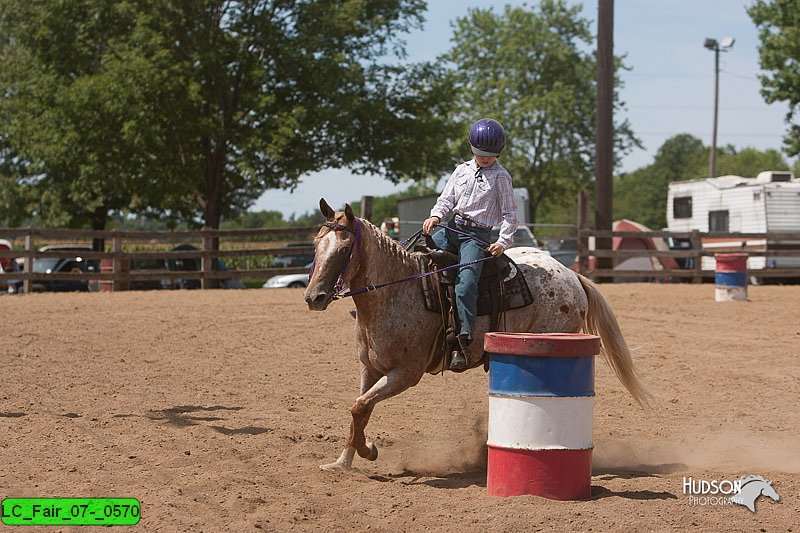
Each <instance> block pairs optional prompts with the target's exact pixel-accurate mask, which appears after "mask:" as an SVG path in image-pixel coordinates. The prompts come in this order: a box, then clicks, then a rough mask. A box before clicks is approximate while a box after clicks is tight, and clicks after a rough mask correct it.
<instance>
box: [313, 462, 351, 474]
mask: <svg viewBox="0 0 800 533" xmlns="http://www.w3.org/2000/svg"><path fill="white" fill-rule="evenodd" d="M319 469H320V470H326V471H328V472H346V471H348V470H350V467H349V466H347V465H346V464H344V463H340V462H339V461H335V462H333V463H328V464H326V465H319Z"/></svg>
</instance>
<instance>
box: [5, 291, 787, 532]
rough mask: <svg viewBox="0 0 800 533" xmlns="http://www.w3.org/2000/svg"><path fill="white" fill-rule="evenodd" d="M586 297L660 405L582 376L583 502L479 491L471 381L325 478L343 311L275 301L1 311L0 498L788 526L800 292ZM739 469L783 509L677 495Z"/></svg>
mask: <svg viewBox="0 0 800 533" xmlns="http://www.w3.org/2000/svg"><path fill="white" fill-rule="evenodd" d="M600 288H601V291H602V292H603V294H605V296H606V297H607V299H608V300H609V302H610V303H611V305H612V307H613V308H614V309H615V311H616V314H617V316H618V318H619V321H620V323H621V326H622V329H623V332H624V333H625V335H626V337H627V340H628V343H629V344H630V345H631V347H632V348H633V349H634V351H635V360H636V363H637V366H638V368H639V370H640V373H641V375H642V376H643V379H644V381H645V383H646V384H647V385H648V387H649V389H650V390H651V391H652V392H653V393H654V395H655V397H656V405H655V407H654V408H653V409H651V410H648V411H645V410H642V409H640V408H638V407H637V406H636V405H634V404H633V402H632V400H631V399H630V397H629V396H628V395H627V393H626V392H625V391H624V389H623V388H622V386H621V385H620V384H619V382H618V381H616V378H614V376H613V375H612V373H611V371H610V370H609V368H608V367H607V366H606V365H604V364H602V363H598V365H597V398H596V403H595V412H594V441H595V451H594V474H593V477H592V498H591V499H590V500H588V501H582V502H558V501H550V500H546V499H543V498H538V497H533V496H524V497H515V498H505V499H501V498H495V497H491V496H488V495H487V493H486V447H485V444H484V443H485V441H486V425H487V419H486V416H487V415H486V413H487V403H488V399H487V381H488V376H487V374H484V373H483V372H482V371H481V370H480V369H477V370H473V371H471V372H468V373H466V374H461V375H454V374H449V373H448V374H446V375H444V376H426V377H425V378H424V379H423V380H422V382H421V383H420V384H419V385H418V386H416V387H415V388H413V389H411V390H409V391H406V392H405V393H403V394H402V395H400V396H398V397H396V398H392V399H390V400H388V401H386V402H384V403H382V404H380V405H379V406H378V407H377V408H376V410H375V414H374V415H373V418H372V421H371V423H370V425H369V426H368V428H367V437H368V438H370V439H372V440H374V441H375V442H376V443H377V444H378V446H379V449H380V455H379V457H378V460H377V461H376V462H367V461H364V460H362V459H359V458H358V457H357V458H356V461H355V463H354V466H355V467H356V468H355V469H354V471H352V472H351V473H331V472H323V471H321V470H320V469H319V468H318V465H319V464H321V463H325V462H330V461H332V460H334V459H335V458H336V457H338V454H339V452H340V451H341V449H342V447H343V445H344V442H345V437H346V434H347V428H348V424H349V420H350V414H349V408H350V405H351V404H352V401H353V400H354V398H355V397H356V396H357V391H358V375H359V370H358V362H357V360H356V358H355V355H354V341H353V320H352V318H350V316H349V314H348V311H349V310H350V309H352V308H353V306H352V302H348V301H345V302H337V303H335V304H333V305H332V306H331V308H330V309H329V310H328V311H325V312H322V313H312V312H310V311H308V310H307V309H306V307H305V305H304V304H303V302H302V293H301V291H299V290H291V289H279V290H266V289H264V290H255V289H254V290H248V291H204V292H201V291H180V292H152V293H113V294H112V293H100V294H66V295H64V294H62V295H59V294H34V295H29V296H2V297H0V316H2V325H3V327H2V350H1V351H0V497H12V496H13V497H56V496H58V497H89V496H93V497H104V496H117V497H135V498H137V499H139V500H140V501H141V503H142V519H141V522H140V523H139V525H138V526H136V529H138V530H142V531H209V532H211V531H259V530H260V531H285V530H289V529H295V530H303V531H307V530H319V531H338V530H356V531H364V530H367V529H369V530H377V531H416V530H434V531H488V530H491V531H539V530H547V531H550V530H554V531H568V530H571V531H631V530H636V531H672V530H686V529H695V530H708V531H740V530H741V531H798V524H799V523H800V409H799V408H798V398H800V362H799V361H798V357H799V356H800V303H799V302H800V287H774V286H767V287H761V286H757V287H750V289H749V293H750V301H748V302H734V303H725V304H717V303H715V302H714V288H713V286H712V285H700V286H698V285H647V284H620V285H602V286H601V287H600ZM746 474H761V475H763V476H764V477H766V478H767V479H769V480H772V482H773V486H774V487H775V489H776V490H777V492H778V493H779V494H780V496H781V500H780V501H779V502H774V501H772V500H770V499H768V498H766V497H761V498H760V499H759V500H758V502H757V511H756V513H755V514H754V513H751V512H750V511H749V510H748V509H746V508H744V507H741V506H701V505H691V504H690V502H689V500H688V496H686V495H684V494H683V493H682V480H683V478H684V477H688V476H692V477H693V478H694V479H707V480H711V479H718V480H721V479H737V478H738V477H740V476H742V475H746ZM2 528H3V526H2V525H0V529H2ZM6 529H10V528H6ZM23 529H24V530H25V531H29V530H36V529H37V528H22V529H14V531H22V530H23ZM41 529H42V530H46V531H55V530H58V528H55V527H49V528H41ZM73 529H75V530H80V531H86V529H79V528H73Z"/></svg>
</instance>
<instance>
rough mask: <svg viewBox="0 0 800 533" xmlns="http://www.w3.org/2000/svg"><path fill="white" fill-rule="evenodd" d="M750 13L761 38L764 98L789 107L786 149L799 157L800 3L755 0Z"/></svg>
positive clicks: (795, 1) (785, 139)
mask: <svg viewBox="0 0 800 533" xmlns="http://www.w3.org/2000/svg"><path fill="white" fill-rule="evenodd" d="M747 13H748V14H749V15H750V18H751V19H752V20H753V22H754V23H755V25H756V26H757V27H758V36H759V38H760V39H761V46H760V47H759V49H758V51H759V62H760V65H761V69H762V70H764V71H766V73H765V74H763V75H761V76H760V79H761V95H762V96H763V97H764V100H765V101H766V102H767V103H770V104H771V103H773V102H786V103H787V104H788V106H789V111H788V112H787V114H786V122H787V124H788V128H789V131H788V132H787V134H786V137H785V138H784V148H785V151H786V153H787V154H788V155H789V156H796V155H800V0H755V1H754V2H753V3H752V4H751V5H750V6H749V7H748V8H747Z"/></svg>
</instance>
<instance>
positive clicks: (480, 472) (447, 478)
mask: <svg viewBox="0 0 800 533" xmlns="http://www.w3.org/2000/svg"><path fill="white" fill-rule="evenodd" d="M369 477H370V479H374V480H375V481H382V482H392V481H398V482H399V483H401V484H403V485H426V486H428V487H433V488H435V489H465V488H467V487H484V488H485V487H486V469H485V468H483V469H482V468H474V469H469V470H467V471H464V472H450V473H447V474H432V473H424V474H423V473H418V472H414V471H413V470H408V469H406V470H403V471H402V472H400V473H397V474H386V475H379V474H378V475H371V476H369ZM407 478H410V479H407Z"/></svg>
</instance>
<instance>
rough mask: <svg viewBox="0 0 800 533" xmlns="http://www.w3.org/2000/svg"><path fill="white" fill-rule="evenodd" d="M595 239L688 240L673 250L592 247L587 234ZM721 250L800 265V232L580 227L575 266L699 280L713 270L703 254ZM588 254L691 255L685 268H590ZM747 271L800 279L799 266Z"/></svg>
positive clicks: (602, 273) (598, 274)
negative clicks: (684, 246) (685, 245)
mask: <svg viewBox="0 0 800 533" xmlns="http://www.w3.org/2000/svg"><path fill="white" fill-rule="evenodd" d="M590 237H594V238H595V240H596V241H595V242H598V241H601V240H606V241H607V242H611V240H612V238H614V237H620V238H623V239H624V238H653V239H654V240H666V239H667V238H671V239H673V240H678V241H681V240H682V241H684V242H688V243H690V246H691V247H690V248H688V249H673V250H640V249H618V250H608V249H604V250H591V249H590V248H589V238H590ZM721 252H746V253H747V254H748V256H749V257H765V258H766V257H768V258H771V259H774V258H794V259H796V261H794V262H796V263H797V264H798V265H800V233H798V232H780V233H777V232H775V233H721V232H707V233H704V232H699V231H691V232H671V231H642V232H639V231H609V230H603V231H598V230H590V229H581V230H579V231H578V270H579V272H581V273H582V274H584V275H586V276H588V277H591V278H593V279H601V280H607V279H608V278H614V279H624V278H647V279H654V280H656V281H658V280H664V281H666V280H668V279H669V280H674V281H677V280H681V279H683V280H687V281H691V282H693V283H701V282H702V281H703V279H707V278H713V277H714V271H713V270H709V269H706V270H704V269H703V260H702V259H703V257H713V256H714V254H716V253H721ZM590 256H591V257H594V258H604V257H610V258H612V261H613V262H614V263H615V264H616V263H617V262H619V261H621V260H624V259H628V258H631V257H647V258H653V257H672V258H675V259H678V258H691V259H692V261H691V263H692V267H691V268H686V269H665V270H657V271H654V270H652V269H649V270H625V269H616V268H590V266H589V265H590ZM748 274H749V275H750V276H752V277H755V278H759V279H796V280H798V281H800V267H797V268H758V269H750V270H748Z"/></svg>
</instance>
